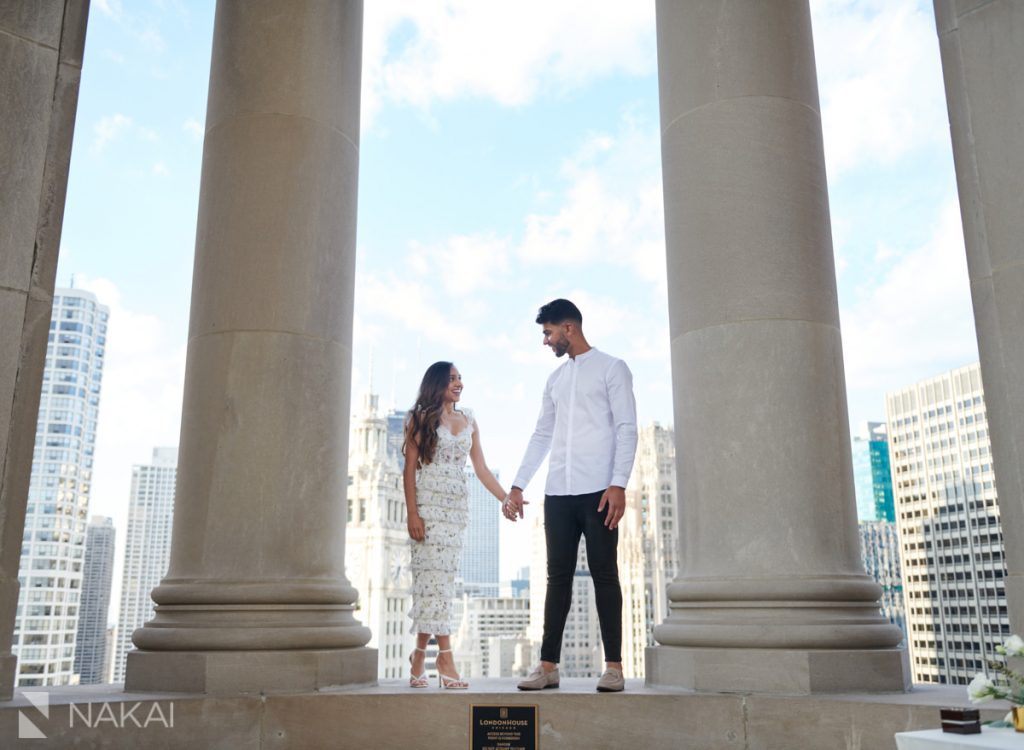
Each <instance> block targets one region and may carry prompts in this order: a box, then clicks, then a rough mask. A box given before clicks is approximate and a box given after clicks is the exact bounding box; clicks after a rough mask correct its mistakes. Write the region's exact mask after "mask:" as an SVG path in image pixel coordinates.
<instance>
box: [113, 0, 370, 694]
mask: <svg viewBox="0 0 1024 750" xmlns="http://www.w3.org/2000/svg"><path fill="white" fill-rule="evenodd" d="M361 35H362V3H361V2H356V1H354V0H346V1H329V0H219V2H218V4H217V12H216V19H215V25H214V41H213V58H212V66H211V71H210V91H209V102H208V108H207V118H206V140H205V145H204V149H203V170H202V183H201V190H200V201H199V219H198V226H197V231H196V257H195V269H194V274H193V285H192V309H191V321H190V325H189V343H188V358H187V364H186V373H185V398H184V406H183V413H182V426H181V442H180V454H179V462H178V466H179V468H178V483H177V494H176V497H175V511H174V531H173V537H172V550H171V562H170V570H169V571H168V573H167V577H166V578H165V579H164V580H163V581H162V583H161V585H160V586H158V587H157V588H156V589H155V590H154V591H153V599H154V601H156V602H157V604H158V605H159V606H158V607H157V611H156V616H155V618H154V620H153V621H152V622H151V623H148V624H147V625H146V627H144V628H142V629H140V630H137V631H136V632H135V635H134V636H133V640H134V642H135V644H136V645H137V646H138V648H139V649H141V650H142V652H143V653H144V652H178V651H195V652H201V651H208V650H216V651H236V652H249V653H251V652H257V653H260V652H265V651H276V650H301V649H307V650H309V649H312V650H325V649H326V650H328V651H329V650H334V649H347V648H352V647H358V646H363V645H365V644H366V643H367V641H368V640H369V636H370V634H369V631H368V630H367V629H366V628H364V627H362V626H360V625H359V624H358V623H357V622H356V621H355V619H354V617H353V613H352V610H353V603H354V601H355V599H356V592H355V590H354V589H353V588H352V587H351V585H349V583H348V581H347V579H346V578H345V574H344V539H345V516H344V512H343V509H344V507H345V503H344V499H345V487H346V456H347V454H348V447H347V444H348V421H349V419H348V417H349V399H348V395H349V391H350V377H351V375H350V371H351V359H352V355H351V345H352V305H353V293H354V273H355V234H356V195H357V177H358V164H359V93H360V66H361ZM139 653H140V652H136V653H135V654H133V655H130V656H129V664H128V676H127V684H128V686H129V688H130V689H152V688H158V687H161V686H164V687H169V688H171V689H173V688H174V687H175V686H174V685H170V686H167V685H164V683H162V682H161V678H160V676H159V675H158V674H152V673H153V672H154V670H151V669H144V668H143V667H141V666H139V665H140V664H142V663H143V662H141V661H140V660H139ZM133 656H134V661H135V662H136V669H135V670H134V674H133V664H132V660H133ZM146 658H149V659H151V660H152V654H151V653H150V655H149V656H148V657H146ZM154 663H155V662H154ZM265 663H266V664H268V665H273V666H268V667H267V668H266V669H264V670H263V672H262V674H254V675H252V679H251V680H250V681H248V682H245V683H244V684H241V683H239V684H240V685H241V687H242V688H260V689H263V688H273V687H278V686H287V685H284V684H282V683H280V682H278V680H279V677H280V675H278V674H275V673H274V672H275V671H276V670H278V668H279V666H280V665H279V664H276V663H275V662H273V660H269V661H266V662H265ZM287 663H288V664H290V665H294V663H295V662H294V661H292V662H287ZM290 668H291V666H289V669H290ZM374 671H375V670H374ZM144 675H149V676H147V677H144ZM185 682H186V683H187V681H185ZM186 687H187V684H186ZM207 688H208V689H217V688H216V687H214V688H209V686H207ZM224 688H225V689H231V683H230V680H228V681H227V682H226V683H224Z"/></svg>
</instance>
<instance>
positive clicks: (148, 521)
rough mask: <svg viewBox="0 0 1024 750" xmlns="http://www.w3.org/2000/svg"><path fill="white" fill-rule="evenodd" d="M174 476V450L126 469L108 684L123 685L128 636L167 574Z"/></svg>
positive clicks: (147, 613) (147, 614)
mask: <svg viewBox="0 0 1024 750" xmlns="http://www.w3.org/2000/svg"><path fill="white" fill-rule="evenodd" d="M177 474H178V448H177V446H175V447H173V448H154V449H153V461H152V463H149V464H140V465H136V466H133V467H132V487H131V498H130V500H129V504H128V531H127V533H126V535H125V546H124V567H123V568H122V574H121V610H120V614H119V616H118V620H117V650H116V653H115V654H114V677H113V679H114V682H121V681H123V680H124V667H125V660H126V659H127V656H128V652H129V651H131V650H132V648H134V646H133V645H132V633H134V632H135V630H136V628H141V627H142V626H143V625H144V624H145V623H146V621H147V620H149V619H151V618H152V616H153V607H154V604H153V600H152V598H150V592H152V590H153V589H154V588H156V586H157V585H158V584H159V583H160V581H161V580H162V579H163V577H164V576H165V575H166V574H167V567H168V565H169V563H170V559H171V528H172V526H173V517H174V488H175V485H176V480H177Z"/></svg>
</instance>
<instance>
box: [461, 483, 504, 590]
mask: <svg viewBox="0 0 1024 750" xmlns="http://www.w3.org/2000/svg"><path fill="white" fill-rule="evenodd" d="M494 476H495V477H498V476H499V475H498V472H497V471H495V472H494ZM466 483H467V484H468V486H469V523H468V524H467V526H466V531H465V537H464V543H463V545H462V564H461V566H460V569H459V572H460V575H461V577H462V590H463V591H464V592H465V593H467V594H469V595H470V596H487V597H495V596H497V595H498V545H499V534H498V526H499V523H500V520H501V503H499V502H497V501H496V500H495V498H494V495H492V494H491V493H490V492H488V490H487V488H486V487H484V485H483V482H481V481H480V480H479V479H477V476H476V474H475V473H474V472H473V470H472V469H466Z"/></svg>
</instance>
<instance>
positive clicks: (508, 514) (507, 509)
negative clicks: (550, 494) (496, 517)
mask: <svg viewBox="0 0 1024 750" xmlns="http://www.w3.org/2000/svg"><path fill="white" fill-rule="evenodd" d="M529 504H530V501H529V500H524V499H523V491H522V490H521V489H519V488H518V487H513V488H512V491H511V492H509V493H508V494H507V495H505V499H504V501H502V503H501V512H502V514H503V515H504V516H505V518H507V519H508V520H510V521H512V522H515V521H516V517H517V516H518V517H519V518H523V517H524V515H523V508H524V506H526V505H529Z"/></svg>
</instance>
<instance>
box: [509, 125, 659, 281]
mask: <svg viewBox="0 0 1024 750" xmlns="http://www.w3.org/2000/svg"><path fill="white" fill-rule="evenodd" d="M659 144H660V141H659V137H658V131H657V129H656V128H655V127H653V126H651V127H645V126H643V125H642V124H639V123H636V122H634V121H633V120H632V118H631V117H629V116H626V117H625V118H624V120H623V124H622V127H621V128H620V132H619V133H618V134H616V135H615V136H609V135H607V134H597V135H591V136H589V137H588V138H587V139H586V141H584V143H583V144H582V145H581V146H580V148H579V149H578V151H577V152H576V154H575V155H574V156H573V157H571V158H570V159H567V160H566V162H565V163H564V164H563V168H562V174H563V176H564V177H566V178H567V180H568V183H569V184H568V187H567V188H566V191H565V197H564V201H563V202H562V204H561V206H560V208H559V209H558V210H557V211H556V212H554V213H533V214H530V215H528V216H527V217H526V219H525V234H524V238H523V241H522V244H521V245H520V247H519V248H518V253H519V255H520V257H521V258H523V259H524V260H526V261H528V262H531V263H566V264H578V263H583V262H593V261H596V260H600V261H603V262H607V263H611V264H614V265H621V266H626V267H628V268H630V269H631V270H632V271H633V273H635V274H636V275H637V276H638V277H639V278H641V279H643V280H645V281H648V282H650V283H652V284H654V285H655V287H656V288H658V289H660V290H661V291H660V294H661V295H662V296H663V297H664V296H665V284H666V281H665V230H664V207H663V206H664V203H663V199H662V184H661V169H660V163H659V158H660V145H659Z"/></svg>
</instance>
